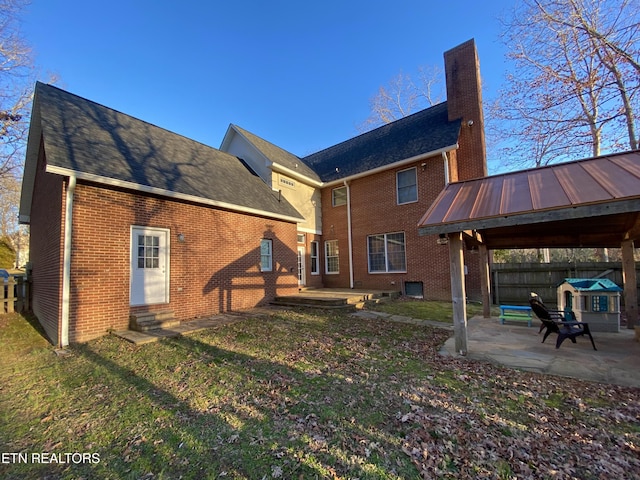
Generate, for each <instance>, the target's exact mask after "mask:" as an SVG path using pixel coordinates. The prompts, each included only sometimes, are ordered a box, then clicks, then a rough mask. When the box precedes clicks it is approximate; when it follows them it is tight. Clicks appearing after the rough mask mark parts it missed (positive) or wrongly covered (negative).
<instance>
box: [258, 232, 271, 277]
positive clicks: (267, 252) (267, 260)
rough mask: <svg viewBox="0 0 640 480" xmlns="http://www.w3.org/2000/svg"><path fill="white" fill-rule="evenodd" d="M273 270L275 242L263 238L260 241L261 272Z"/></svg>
mask: <svg viewBox="0 0 640 480" xmlns="http://www.w3.org/2000/svg"><path fill="white" fill-rule="evenodd" d="M272 270H273V241H272V240H269V239H266V238H263V239H262V240H260V271H262V272H270V271H272Z"/></svg>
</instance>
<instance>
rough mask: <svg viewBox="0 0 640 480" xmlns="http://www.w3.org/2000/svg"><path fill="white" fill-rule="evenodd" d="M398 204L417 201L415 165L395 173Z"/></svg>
mask: <svg viewBox="0 0 640 480" xmlns="http://www.w3.org/2000/svg"><path fill="white" fill-rule="evenodd" d="M396 186H397V198H398V205H402V204H403V203H412V202H417V201H418V174H417V169H416V167H413V168H409V169H407V170H401V171H399V172H397V173H396Z"/></svg>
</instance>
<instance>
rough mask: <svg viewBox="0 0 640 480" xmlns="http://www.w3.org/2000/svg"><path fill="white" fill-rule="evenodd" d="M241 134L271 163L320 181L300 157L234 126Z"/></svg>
mask: <svg viewBox="0 0 640 480" xmlns="http://www.w3.org/2000/svg"><path fill="white" fill-rule="evenodd" d="M233 128H235V129H236V130H237V131H238V132H239V133H241V134H242V135H243V136H244V137H245V138H246V139H247V140H248V141H249V142H251V144H252V145H253V146H254V147H255V148H257V149H258V150H259V151H260V153H262V154H263V155H264V156H265V157H267V158H268V159H269V160H270V161H272V162H274V163H277V164H279V165H282V166H283V167H285V168H287V169H289V170H291V171H293V172H296V173H298V174H299V175H303V176H305V177H307V178H310V179H311V180H315V181H317V182H319V181H320V177H319V176H318V174H317V173H316V172H314V171H313V170H312V169H311V168H309V167H308V166H307V165H306V164H305V163H304V162H303V161H302V160H300V158H299V157H297V156H296V155H294V154H293V153H289V152H287V151H286V150H284V149H283V148H280V147H278V146H277V145H274V144H273V143H271V142H268V141H266V140H265V139H263V138H260V137H259V136H257V135H254V134H253V133H251V132H249V131H247V130H245V129H244V128H240V127H238V126H237V125H233Z"/></svg>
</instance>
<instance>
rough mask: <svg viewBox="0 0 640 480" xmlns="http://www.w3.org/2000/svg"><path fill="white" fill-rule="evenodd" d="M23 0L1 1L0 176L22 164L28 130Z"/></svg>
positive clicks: (29, 73)
mask: <svg viewBox="0 0 640 480" xmlns="http://www.w3.org/2000/svg"><path fill="white" fill-rule="evenodd" d="M24 6H25V0H0V177H2V176H5V175H9V174H14V173H15V172H16V171H19V170H20V169H21V167H22V162H23V158H24V147H25V144H26V137H27V132H28V116H29V110H30V106H31V99H32V92H33V83H34V68H33V59H32V56H31V51H30V49H29V48H28V46H27V45H26V42H25V41H24V39H23V38H22V36H21V32H20V23H19V15H20V13H21V11H22V9H23V8H24Z"/></svg>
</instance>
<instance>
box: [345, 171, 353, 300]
mask: <svg viewBox="0 0 640 480" xmlns="http://www.w3.org/2000/svg"><path fill="white" fill-rule="evenodd" d="M344 186H345V187H347V234H348V239H349V287H350V288H353V286H354V281H353V238H352V236H351V188H350V187H349V181H348V180H345V181H344Z"/></svg>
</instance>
